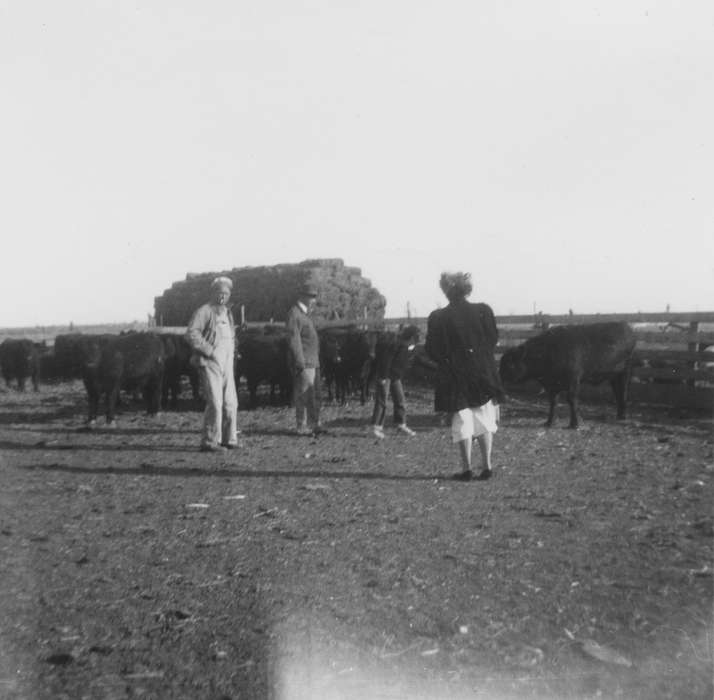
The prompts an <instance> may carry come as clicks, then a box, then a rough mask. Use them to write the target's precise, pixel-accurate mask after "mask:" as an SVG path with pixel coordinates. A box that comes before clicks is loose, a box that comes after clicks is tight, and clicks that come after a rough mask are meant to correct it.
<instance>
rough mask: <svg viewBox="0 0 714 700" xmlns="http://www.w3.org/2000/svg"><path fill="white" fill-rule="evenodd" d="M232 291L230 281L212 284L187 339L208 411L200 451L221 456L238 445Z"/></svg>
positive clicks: (195, 315) (192, 323)
mask: <svg viewBox="0 0 714 700" xmlns="http://www.w3.org/2000/svg"><path fill="white" fill-rule="evenodd" d="M232 290H233V282H232V281H231V280H230V279H229V278H228V277H217V278H216V279H214V280H213V282H212V283H211V301H210V302H209V303H208V304H204V305H203V306H201V307H199V308H198V309H197V310H196V312H195V313H194V314H193V317H192V318H191V320H190V322H189V324H188V330H187V331H186V339H187V340H188V342H189V345H190V346H191V347H192V348H193V356H192V357H191V363H192V364H193V365H194V366H197V367H198V369H199V374H200V377H201V388H202V391H203V398H204V399H205V400H206V410H205V412H204V414H203V436H202V439H201V447H200V449H201V451H203V452H221V451H223V450H224V449H233V448H234V447H236V446H237V444H238V437H237V433H238V426H237V420H238V396H237V395H236V383H235V378H234V376H233V358H234V355H235V323H234V322H233V315H232V314H231V312H230V309H229V308H228V307H227V306H226V304H227V303H228V299H230V296H231V291H232Z"/></svg>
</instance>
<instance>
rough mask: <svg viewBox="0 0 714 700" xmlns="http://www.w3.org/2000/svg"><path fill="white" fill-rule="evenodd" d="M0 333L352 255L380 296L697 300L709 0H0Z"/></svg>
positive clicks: (630, 307)
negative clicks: (455, 289) (457, 279)
mask: <svg viewBox="0 0 714 700" xmlns="http://www.w3.org/2000/svg"><path fill="white" fill-rule="evenodd" d="M0 85H2V109H1V110H0V154H1V157H0V191H1V192H2V205H1V206H0V230H1V231H2V237H3V245H2V248H1V250H2V254H3V259H4V261H3V265H2V274H0V295H1V298H2V300H3V303H2V304H0V326H19V325H35V324H51V323H68V322H69V321H70V320H72V321H74V322H75V323H101V322H117V321H130V320H133V319H138V320H145V319H146V314H147V313H149V312H152V311H153V298H154V296H155V295H158V294H160V293H162V292H163V290H164V289H165V288H167V287H168V286H170V285H171V283H172V282H173V281H175V280H178V279H183V278H184V277H185V275H186V273H187V272H189V271H191V272H203V271H211V270H223V269H230V268H232V267H238V266H243V265H266V264H275V263H281V262H299V261H300V260H303V259H305V258H310V257H341V258H343V259H344V260H345V263H346V264H348V265H353V266H358V267H361V268H362V272H363V274H364V275H365V276H366V277H368V278H370V279H371V281H372V283H373V284H374V285H375V286H376V287H377V288H378V289H379V290H380V292H381V293H382V294H384V295H385V296H386V297H387V301H388V306H387V315H388V316H399V315H403V314H404V313H405V309H406V304H407V302H409V303H410V305H411V308H412V311H413V312H414V313H415V314H417V315H420V316H424V315H427V314H428V313H429V312H430V311H431V310H432V309H433V308H435V307H436V306H437V305H441V304H443V303H444V300H443V297H442V296H441V292H440V291H439V289H438V278H439V274H440V273H441V272H442V270H455V269H462V270H467V271H471V272H472V274H473V277H474V280H475V286H476V289H475V292H474V294H473V296H472V299H473V300H478V301H486V302H488V303H489V304H491V306H492V307H493V309H494V311H495V312H496V313H497V314H509V313H530V312H531V311H532V310H533V305H534V304H536V306H537V308H538V309H539V310H542V311H543V312H545V313H563V312H566V311H567V310H568V309H569V308H572V309H573V310H574V311H575V312H576V313H594V312H598V311H600V312H623V313H629V312H635V311H638V310H641V311H660V310H664V308H665V306H666V305H667V304H670V305H671V308H672V310H676V311H695V310H700V311H705V310H712V309H714V196H713V188H714V135H713V134H714V126H713V125H714V3H713V2H711V0H701V1H700V0H685V1H684V2H683V1H682V0H672V1H658V0H650V1H644V0H643V1H640V0H626V1H624V2H623V0H612V1H611V0H607V1H604V2H599V1H597V0H593V1H592V2H580V1H578V0H563V1H562V2H554V1H552V0H538V1H537V2H534V1H533V0H511V1H508V0H480V1H479V0H463V1H461V0H459V1H454V2H448V1H445V0H440V1H438V2H437V1H436V0H435V1H433V2H427V1H424V0H409V1H407V0H378V1H377V0H374V1H373V0H353V1H352V2H345V1H341V2H340V1H336V0H330V1H328V0H312V1H310V0H289V1H288V0H273V1H271V0H265V1H261V2H247V1H246V0H230V1H229V0H225V1H214V2H206V1H202V2H197V1H196V2H185V1H184V2H181V1H178V0H172V1H171V2H164V1H161V2H159V1H153V2H143V1H142V0H133V1H129V0H126V1H124V0H123V1H122V2H111V1H109V0H105V1H100V0H86V1H85V2H77V0H64V1H63V2H56V0H52V1H34V2H33V1H32V0H14V1H13V0H0Z"/></svg>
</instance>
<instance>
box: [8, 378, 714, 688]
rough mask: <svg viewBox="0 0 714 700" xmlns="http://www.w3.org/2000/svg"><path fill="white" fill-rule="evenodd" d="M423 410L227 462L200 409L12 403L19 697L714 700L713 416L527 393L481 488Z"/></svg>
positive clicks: (55, 396) (12, 558) (350, 415)
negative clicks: (400, 430) (211, 442)
mask: <svg viewBox="0 0 714 700" xmlns="http://www.w3.org/2000/svg"><path fill="white" fill-rule="evenodd" d="M408 402H409V406H410V412H411V424H412V427H414V428H415V429H416V430H417V436H416V437H414V438H407V437H402V436H396V435H394V434H393V433H392V432H390V431H388V438H387V439H386V440H384V441H383V442H381V443H377V442H375V441H374V439H371V438H369V437H367V436H366V433H365V425H366V422H367V418H368V415H369V406H364V407H363V406H360V405H359V404H358V403H355V404H351V405H349V406H347V407H336V406H328V407H326V408H325V411H324V415H325V422H326V424H327V426H328V427H329V428H330V434H329V435H327V436H321V437H320V438H319V439H317V440H315V439H311V438H298V437H294V436H292V435H291V434H290V428H291V427H292V420H291V417H292V413H291V411H290V410H289V409H288V408H270V407H266V408H261V409H258V410H255V411H251V412H248V411H241V413H240V416H239V421H240V425H241V427H242V429H243V434H242V436H241V443H240V449H238V450H234V451H232V452H228V453H226V454H222V455H212V454H204V453H199V452H198V451H197V450H196V447H197V444H198V431H199V428H200V423H201V418H200V414H199V413H196V412H193V411H190V410H180V411H177V412H166V413H163V414H161V415H160V416H159V417H157V418H154V419H148V418H146V417H145V416H144V415H143V414H142V412H141V409H140V407H138V406H136V407H134V406H129V407H128V408H125V410H124V413H123V414H122V415H121V416H120V419H119V425H118V427H117V428H115V429H113V430H109V429H105V428H103V427H102V426H101V425H100V426H99V427H98V428H97V429H95V430H93V431H84V430H82V429H81V427H82V423H83V418H84V413H85V397H84V391H83V389H82V386H81V383H79V382H77V383H74V384H68V385H56V386H49V387H43V388H42V391H41V393H39V394H33V393H27V394H20V393H18V392H14V391H9V390H5V389H2V390H0V449H1V453H0V454H1V457H0V478H1V479H2V488H1V489H0V577H1V579H0V580H1V581H2V584H1V585H0V625H1V626H0V697H1V698H7V699H13V700H14V699H20V698H26V699H27V700H44V699H45V698H46V699H52V700H58V699H60V698H68V699H71V700H77V699H80V698H87V699H91V700H95V699H114V698H116V699H117V700H118V699H120V698H169V699H174V698H187V699H188V698H191V699H195V698H206V699H215V700H219V699H222V700H225V699H227V698H231V699H233V700H235V699H237V698H248V699H261V698H275V699H276V700H288V699H290V700H292V699H298V698H299V699H303V698H304V699H312V698H329V699H333V698H334V699H337V698H340V699H342V698H344V699H353V698H355V699H356V698H360V699H361V698H370V699H371V698H424V699H427V698H428V699H429V700H433V699H435V698H454V699H459V700H462V699H466V698H484V699H491V698H494V699H497V700H501V699H505V698H625V699H629V698H636V699H638V698H642V699H643V700H644V699H647V700H651V699H657V698H672V699H677V700H682V699H686V698H711V697H712V618H711V613H712V539H713V537H712V535H713V531H712V528H713V521H712V502H714V501H713V499H712V495H713V494H712V491H713V488H712V486H713V483H714V466H713V462H714V460H713V451H714V439H713V437H712V432H711V422H710V421H709V420H707V419H706V418H705V417H702V416H696V415H689V416H687V415H682V414H676V415H671V414H668V413H667V412H665V411H664V410H654V409H652V410H645V409H643V408H642V407H635V408H634V409H633V411H632V412H631V416H630V418H629V419H628V420H627V421H626V422H624V423H618V422H616V421H615V420H614V419H613V415H614V410H613V408H612V407H610V406H605V405H602V406H600V405H595V406H594V405H590V406H584V407H583V417H584V419H585V427H584V428H583V429H582V430H579V431H570V430H567V429H566V428H565V424H566V422H567V418H566V411H565V407H561V410H560V412H559V421H558V427H554V428H552V429H550V430H545V429H544V428H543V427H542V423H543V421H544V419H545V408H544V406H543V405H542V403H538V402H537V401H536V400H534V399H530V400H529V399H524V398H520V399H517V400H512V401H511V402H509V403H508V404H505V405H504V406H503V409H502V423H501V428H500V430H499V432H498V433H497V435H496V440H495V448H494V467H495V470H496V471H495V476H494V478H493V479H491V480H490V481H488V482H472V483H466V484H464V483H459V482H454V481H450V480H449V479H448V477H449V476H450V475H451V474H453V473H454V472H455V471H456V469H457V468H458V462H457V455H456V451H455V450H454V448H453V446H452V445H451V444H450V442H449V436H448V434H447V430H446V428H444V427H443V426H442V425H441V423H440V419H439V418H438V417H437V416H434V415H433V414H432V412H431V401H430V396H429V394H428V392H413V393H411V394H409V395H408ZM186 408H187V407H186Z"/></svg>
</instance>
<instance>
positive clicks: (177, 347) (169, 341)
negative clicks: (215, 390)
mask: <svg viewBox="0 0 714 700" xmlns="http://www.w3.org/2000/svg"><path fill="white" fill-rule="evenodd" d="M159 338H161V342H162V343H163V345H164V380H163V385H162V388H161V407H162V408H166V407H167V406H168V403H169V394H171V406H172V407H173V408H176V406H177V405H178V397H179V395H180V394H181V377H188V380H189V382H190V383H191V392H192V394H193V398H194V401H198V400H199V390H198V386H199V380H198V370H197V369H196V368H195V367H194V366H193V365H192V364H191V354H192V350H191V346H190V345H189V344H188V341H187V340H186V337H185V336H184V335H183V334H181V333H161V334H160V335H159Z"/></svg>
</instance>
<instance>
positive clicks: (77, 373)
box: [52, 333, 116, 383]
mask: <svg viewBox="0 0 714 700" xmlns="http://www.w3.org/2000/svg"><path fill="white" fill-rule="evenodd" d="M114 338H116V336H115V335H111V334H108V333H107V334H95V333H64V334H60V335H58V336H57V337H56V338H55V344H54V348H53V356H54V360H53V362H52V366H53V371H54V373H55V374H54V378H55V379H63V380H68V379H86V377H87V374H88V372H90V373H91V372H92V371H94V370H95V369H96V368H97V367H98V366H99V357H100V355H101V351H102V348H103V347H105V346H106V345H107V344H108V343H109V342H111V341H112V340H113V339H114ZM85 383H86V382H85Z"/></svg>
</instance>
